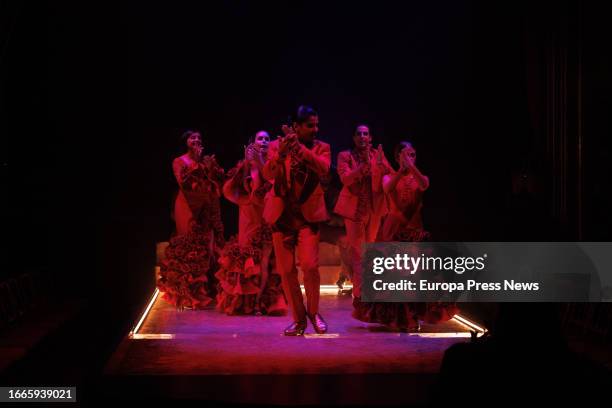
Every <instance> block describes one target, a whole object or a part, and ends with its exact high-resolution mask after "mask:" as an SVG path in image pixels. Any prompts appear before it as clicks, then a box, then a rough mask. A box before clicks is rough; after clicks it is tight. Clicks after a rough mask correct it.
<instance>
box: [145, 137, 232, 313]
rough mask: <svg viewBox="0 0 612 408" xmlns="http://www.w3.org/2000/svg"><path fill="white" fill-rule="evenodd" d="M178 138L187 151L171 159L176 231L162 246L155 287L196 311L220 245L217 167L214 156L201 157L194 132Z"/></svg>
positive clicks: (205, 299) (204, 302)
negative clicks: (173, 178) (175, 187)
mask: <svg viewBox="0 0 612 408" xmlns="http://www.w3.org/2000/svg"><path fill="white" fill-rule="evenodd" d="M181 139H182V140H183V141H184V143H185V144H186V146H187V153H185V154H183V155H182V156H180V157H177V158H176V159H174V162H173V163H172V168H173V171H174V176H175V177H176V181H177V183H178V187H179V191H178V194H177V197H176V200H175V204H174V220H175V222H176V235H175V236H174V237H173V238H172V239H171V240H170V244H169V246H168V248H167V249H166V259H165V261H164V262H163V263H162V265H161V270H160V278H159V280H158V282H157V286H158V287H159V290H160V291H161V292H163V293H164V294H163V298H164V299H165V300H167V301H168V302H170V303H172V304H173V305H175V306H176V307H177V308H178V309H179V310H182V309H184V308H191V309H202V308H205V307H206V306H208V305H209V304H210V303H211V302H212V301H213V299H214V296H215V293H216V282H215V279H214V275H213V272H212V271H214V270H215V268H214V266H215V253H216V252H219V251H220V249H221V248H222V247H223V244H224V238H223V223H222V222H221V213H220V208H219V197H220V195H221V182H222V180H223V169H222V168H220V167H219V165H218V164H217V161H216V160H215V157H214V155H211V156H208V155H204V149H203V147H202V136H201V135H200V133H199V132H197V131H187V132H185V133H184V134H183V136H182V137H181Z"/></svg>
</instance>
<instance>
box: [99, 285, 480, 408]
mask: <svg viewBox="0 0 612 408" xmlns="http://www.w3.org/2000/svg"><path fill="white" fill-rule="evenodd" d="M351 309H352V305H351V298H350V296H347V295H338V294H337V293H335V291H330V293H325V292H323V293H322V296H321V314H322V315H323V316H324V318H325V319H326V320H327V322H328V325H329V333H328V334H326V335H316V334H314V332H313V330H312V327H311V326H310V325H309V327H308V329H307V335H306V336H304V337H297V338H296V337H285V336H283V335H282V334H281V333H282V331H283V329H284V328H285V327H286V326H287V325H288V324H289V323H290V320H291V319H290V317H288V316H284V317H268V316H259V317H258V316H226V315H224V314H221V313H219V312H217V311H215V310H203V311H191V310H187V311H182V312H179V311H177V310H176V309H175V308H174V307H172V306H171V305H169V304H167V303H166V302H164V301H163V300H161V299H160V298H158V299H157V300H156V301H155V303H154V304H153V306H152V308H151V310H150V312H149V314H148V316H147V317H146V319H145V320H144V322H143V324H142V326H141V327H140V329H139V330H138V332H137V333H136V335H135V336H133V337H132V338H130V337H129V336H126V338H125V339H124V340H123V341H122V343H121V344H120V346H119V347H118V349H117V351H116V352H115V353H114V355H113V357H112V358H111V360H110V361H109V363H108V365H107V369H106V376H107V379H108V380H109V381H110V382H113V381H114V382H115V383H116V384H121V385H122V386H124V387H125V386H133V387H135V388H138V389H140V390H141V391H143V392H150V393H153V394H155V395H160V396H161V397H167V398H185V399H203V400H208V401H217V402H224V403H257V404H269V403H271V404H340V405H344V404H358V405H362V404H363V405H370V404H371V405H380V404H383V405H396V404H402V403H415V402H417V403H418V402H423V401H424V400H425V399H426V396H427V392H429V389H430V387H431V386H432V385H433V384H434V383H435V379H436V373H437V372H438V370H439V367H440V363H441V360H442V357H443V354H444V351H445V350H446V349H447V348H448V347H450V346H451V345H452V344H455V343H458V342H467V341H469V337H470V333H469V329H467V327H465V326H464V325H462V324H460V323H459V322H457V321H455V320H451V321H449V322H446V323H444V324H439V325H424V326H423V327H422V331H421V332H420V333H418V334H417V333H397V332H391V331H388V330H386V329H385V328H384V327H382V326H379V325H376V324H367V323H362V322H360V321H357V320H355V319H353V318H352V317H351ZM126 384H127V385H126ZM130 384H131V385H130ZM394 384H399V386H400V387H403V390H396V388H394V387H395V385H394ZM394 390H396V391H395V393H394V395H388V394H390V393H393V392H394ZM408 390H411V391H410V392H408Z"/></svg>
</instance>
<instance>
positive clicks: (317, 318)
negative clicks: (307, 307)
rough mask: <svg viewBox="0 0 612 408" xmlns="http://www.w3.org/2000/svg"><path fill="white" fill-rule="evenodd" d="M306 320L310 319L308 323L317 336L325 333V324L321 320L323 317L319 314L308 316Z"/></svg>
mask: <svg viewBox="0 0 612 408" xmlns="http://www.w3.org/2000/svg"><path fill="white" fill-rule="evenodd" d="M308 318H309V319H310V322H311V323H312V326H313V327H314V330H315V332H317V334H323V333H326V332H327V323H326V322H325V320H323V317H322V316H321V315H320V314H318V313H315V314H314V315H310V314H309V315H308Z"/></svg>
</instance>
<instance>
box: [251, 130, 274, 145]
mask: <svg viewBox="0 0 612 408" xmlns="http://www.w3.org/2000/svg"><path fill="white" fill-rule="evenodd" d="M260 132H266V133H267V134H268V137H269V138H270V139H272V136H270V132H268V131H267V130H265V129H259V130H258V131H257V132H255V133H253V134H252V135H251V136H249V144H251V143H255V139H257V134H258V133H260Z"/></svg>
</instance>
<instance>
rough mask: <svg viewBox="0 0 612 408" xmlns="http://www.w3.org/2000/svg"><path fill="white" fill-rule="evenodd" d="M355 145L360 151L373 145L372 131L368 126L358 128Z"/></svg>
mask: <svg viewBox="0 0 612 408" xmlns="http://www.w3.org/2000/svg"><path fill="white" fill-rule="evenodd" d="M353 143H355V147H357V148H360V149H363V148H365V147H366V146H368V145H370V144H372V135H370V129H369V128H368V127H367V126H358V127H357V130H355V134H354V135H353Z"/></svg>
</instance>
